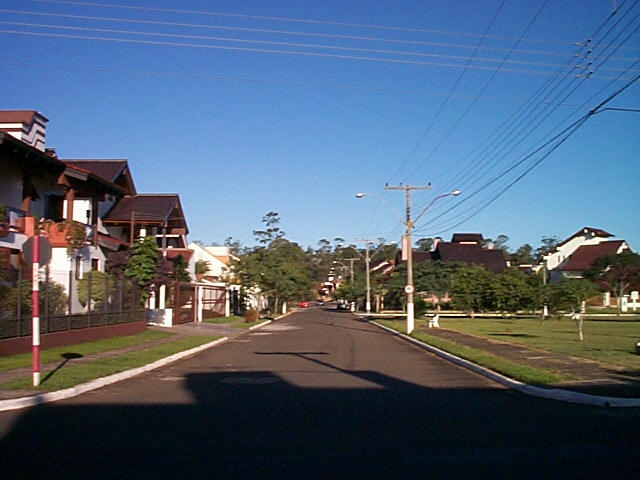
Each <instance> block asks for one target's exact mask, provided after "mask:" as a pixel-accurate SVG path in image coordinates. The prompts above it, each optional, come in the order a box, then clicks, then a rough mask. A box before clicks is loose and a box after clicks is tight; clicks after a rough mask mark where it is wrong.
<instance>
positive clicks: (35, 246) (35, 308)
mask: <svg viewBox="0 0 640 480" xmlns="http://www.w3.org/2000/svg"><path fill="white" fill-rule="evenodd" d="M22 257H23V258H24V260H25V261H26V262H27V263H31V336H32V339H33V340H32V342H31V351H32V354H33V355H32V356H33V386H34V387H38V386H39V385H40V305H39V304H40V301H39V300H40V293H39V290H40V282H39V278H38V271H39V270H40V264H44V263H47V262H48V261H49V260H51V244H50V243H49V241H48V240H47V239H46V238H40V236H39V235H34V236H33V237H30V238H28V239H27V241H26V242H24V245H23V246H22Z"/></svg>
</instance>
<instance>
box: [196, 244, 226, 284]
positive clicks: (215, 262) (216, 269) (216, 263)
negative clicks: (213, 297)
mask: <svg viewBox="0 0 640 480" xmlns="http://www.w3.org/2000/svg"><path fill="white" fill-rule="evenodd" d="M188 247H189V249H190V250H192V251H193V259H194V262H197V261H199V260H203V261H206V262H208V263H209V271H208V272H207V273H206V274H205V275H204V276H203V278H202V279H201V280H202V281H205V282H225V281H227V280H228V279H229V278H230V276H231V275H232V272H231V270H232V267H231V262H232V261H238V260H239V258H238V257H236V256H235V255H233V254H232V253H231V251H230V249H229V247H224V246H222V247H221V246H208V247H205V246H203V245H199V244H197V243H190V244H189V246H188Z"/></svg>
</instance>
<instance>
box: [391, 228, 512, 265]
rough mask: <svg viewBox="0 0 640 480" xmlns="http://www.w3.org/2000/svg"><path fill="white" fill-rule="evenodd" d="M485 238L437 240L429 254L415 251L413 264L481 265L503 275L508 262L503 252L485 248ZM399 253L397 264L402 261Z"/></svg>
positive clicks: (457, 235) (458, 236) (462, 236)
mask: <svg viewBox="0 0 640 480" xmlns="http://www.w3.org/2000/svg"><path fill="white" fill-rule="evenodd" d="M483 243H484V238H483V237H482V234H480V233H454V234H453V235H452V237H451V241H450V242H443V241H442V240H440V239H435V240H434V242H433V249H432V250H431V251H429V252H425V251H414V252H413V262H414V264H415V263H420V262H425V261H437V260H439V261H442V262H459V263H466V264H467V265H480V266H482V267H484V268H486V269H487V270H489V271H490V272H493V273H502V272H504V271H505V269H506V268H507V262H506V260H505V258H504V254H503V253H502V250H497V249H493V248H492V247H491V246H488V247H485V246H483ZM400 255H401V254H400V253H399V254H398V256H397V258H396V263H398V262H400V261H402V257H401V256H400Z"/></svg>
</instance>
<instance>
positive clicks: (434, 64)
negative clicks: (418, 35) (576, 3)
mask: <svg viewBox="0 0 640 480" xmlns="http://www.w3.org/2000/svg"><path fill="white" fill-rule="evenodd" d="M0 33H9V34H13V35H30V36H36V37H51V38H68V39H76V40H95V41H102V42H111V43H132V44H141V45H153V46H169V47H185V48H201V49H210V50H220V51H235V52H253V53H270V54H278V55H294V56H303V57H314V58H334V59H340V60H358V61H366V62H383V63H392V64H407V65H422V66H431V67H443V68H468V69H474V70H483V71H494V70H500V71H501V72H507V73H521V74H528V75H544V76H547V75H554V74H553V73H550V72H546V71H539V70H521V69H514V68H497V67H490V66H487V67H485V66H480V65H468V66H463V65H461V64H456V63H439V62H424V61H420V60H400V59H394V58H381V57H365V56H358V55H337V54H329V53H317V52H300V51H293V50H278V49H267V48H248V47H232V46H223V45H205V44H196V43H178V42H161V41H151V40H136V39H124V38H109V37H98V36H89V35H66V34H57V33H42V32H26V31H19V30H6V29H2V30H0ZM598 78H600V79H606V80H608V79H610V78H612V77H605V76H598Z"/></svg>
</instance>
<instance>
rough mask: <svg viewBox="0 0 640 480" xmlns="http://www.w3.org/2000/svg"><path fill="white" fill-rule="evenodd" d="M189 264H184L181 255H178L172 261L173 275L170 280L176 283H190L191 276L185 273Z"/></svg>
mask: <svg viewBox="0 0 640 480" xmlns="http://www.w3.org/2000/svg"><path fill="white" fill-rule="evenodd" d="M188 266H189V264H188V263H187V262H185V260H184V258H182V255H178V256H177V257H176V258H175V260H173V273H172V274H171V278H172V279H173V280H174V281H176V282H190V281H191V276H190V275H189V272H188V271H187V267H188Z"/></svg>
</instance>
